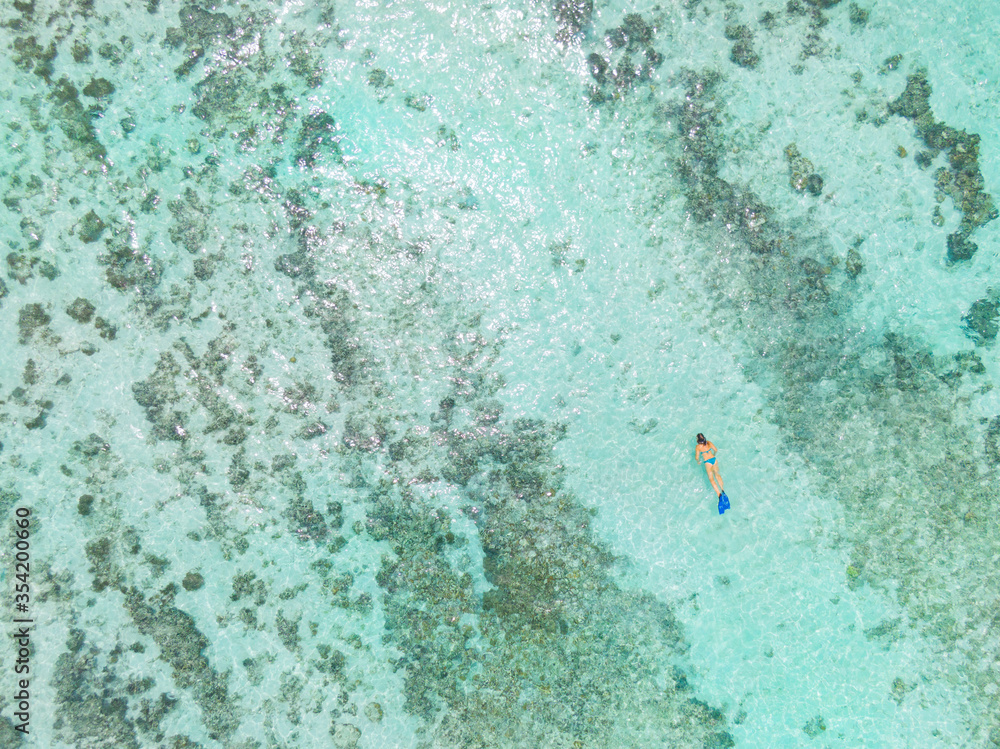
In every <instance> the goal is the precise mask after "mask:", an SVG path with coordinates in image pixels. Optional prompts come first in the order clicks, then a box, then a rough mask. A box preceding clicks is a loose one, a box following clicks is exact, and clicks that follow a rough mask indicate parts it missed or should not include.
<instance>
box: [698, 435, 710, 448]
mask: <svg viewBox="0 0 1000 749" xmlns="http://www.w3.org/2000/svg"><path fill="white" fill-rule="evenodd" d="M707 441H708V440H706V439H705V435H704V434H702V433H701V432H698V444H699V445H704V444H705V443H706V442H707Z"/></svg>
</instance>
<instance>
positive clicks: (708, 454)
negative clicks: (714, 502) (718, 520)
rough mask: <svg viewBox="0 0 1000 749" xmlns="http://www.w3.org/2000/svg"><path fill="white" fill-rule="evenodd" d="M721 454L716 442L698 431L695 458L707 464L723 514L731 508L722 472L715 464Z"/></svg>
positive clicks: (720, 511) (720, 512) (706, 470)
mask: <svg viewBox="0 0 1000 749" xmlns="http://www.w3.org/2000/svg"><path fill="white" fill-rule="evenodd" d="M718 454H719V450H718V448H716V446H715V444H714V443H712V442H709V441H708V440H707V439H705V435H704V434H701V433H700V432H699V433H698V444H697V445H696V446H695V448H694V459H695V460H697V461H698V462H699V463H701V464H702V465H704V466H705V472H706V473H707V474H708V480H709V481H711V482H712V488H713V489H715V493H716V494H718V495H719V514H720V515H721V514H722V513H724V512H725V511H726V510H728V509H729V497H727V496H726V490H725V487H724V486H723V484H722V474H721V473H719V468H718V466H716V465H715V459H716V456H717V455H718Z"/></svg>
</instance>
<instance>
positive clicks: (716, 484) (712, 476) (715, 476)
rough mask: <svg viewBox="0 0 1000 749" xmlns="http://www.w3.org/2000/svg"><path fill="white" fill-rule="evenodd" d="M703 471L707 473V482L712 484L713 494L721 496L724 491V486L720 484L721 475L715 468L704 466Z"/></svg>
mask: <svg viewBox="0 0 1000 749" xmlns="http://www.w3.org/2000/svg"><path fill="white" fill-rule="evenodd" d="M705 470H706V471H708V480H709V481H711V482H712V488H713V489H715V493H716V494H722V493H723V492H724V491H725V486H724V485H723V483H722V474H721V473H719V469H718V468H716V467H715V466H705Z"/></svg>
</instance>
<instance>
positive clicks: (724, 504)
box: [719, 492, 729, 515]
mask: <svg viewBox="0 0 1000 749" xmlns="http://www.w3.org/2000/svg"><path fill="white" fill-rule="evenodd" d="M728 509H729V497H727V496H726V493H725V492H722V494H720V495H719V514H720V515H721V514H722V513H724V512H725V511H726V510H728Z"/></svg>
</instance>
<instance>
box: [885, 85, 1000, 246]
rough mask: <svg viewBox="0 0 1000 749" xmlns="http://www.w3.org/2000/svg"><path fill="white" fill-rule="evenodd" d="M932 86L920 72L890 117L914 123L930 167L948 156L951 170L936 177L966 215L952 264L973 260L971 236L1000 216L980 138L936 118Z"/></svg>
mask: <svg viewBox="0 0 1000 749" xmlns="http://www.w3.org/2000/svg"><path fill="white" fill-rule="evenodd" d="M930 97H931V85H930V82H929V81H928V80H927V71H926V70H917V71H916V72H914V73H913V74H911V75H909V76H907V78H906V88H905V89H904V90H903V93H901V94H900V95H899V96H898V97H897V98H896V99H893V100H892V101H890V102H889V104H888V111H889V113H890V114H895V115H899V116H900V117H905V118H906V119H908V120H912V121H913V123H914V125H915V126H916V130H917V135H918V136H919V137H920V139H921V140H922V141H923V143H924V145H925V146H926V147H927V151H926V152H924V153H922V154H920V157H921V158H922V159H924V160H925V161H926V162H927V163H928V164H929V163H930V162H931V161H932V160H933V159H934V158H935V157H936V156H937V154H938V153H940V152H942V151H943V152H945V154H946V155H947V158H948V166H947V167H941V168H940V169H938V170H937V173H936V174H935V184H936V186H937V188H938V189H939V190H941V191H942V192H943V193H945V194H947V195H949V196H950V197H951V199H952V200H953V201H954V202H955V206H956V207H957V208H958V209H959V210H960V211H961V212H962V221H961V224H960V225H959V230H958V231H957V232H955V233H954V234H950V235H949V236H948V254H947V257H948V261H949V262H953V263H954V262H959V261H963V260H969V259H971V258H972V256H973V255H974V254H975V253H976V250H977V249H978V247H977V246H976V244H975V243H974V242H971V241H970V240H969V236H970V235H971V234H972V233H973V232H974V231H975V230H976V229H978V228H979V227H981V226H984V225H985V224H987V223H989V222H990V221H992V220H994V219H995V218H997V216H1000V212H998V211H997V208H996V206H995V205H994V203H993V196H992V195H990V194H989V193H987V192H986V191H985V189H984V187H985V183H984V181H983V175H982V173H981V172H980V170H979V136H978V135H976V134H975V133H967V132H965V131H964V130H956V129H955V128H953V127H950V126H949V125H946V124H944V123H942V122H938V121H937V120H936V119H935V118H934V113H933V112H932V111H931V104H930Z"/></svg>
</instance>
